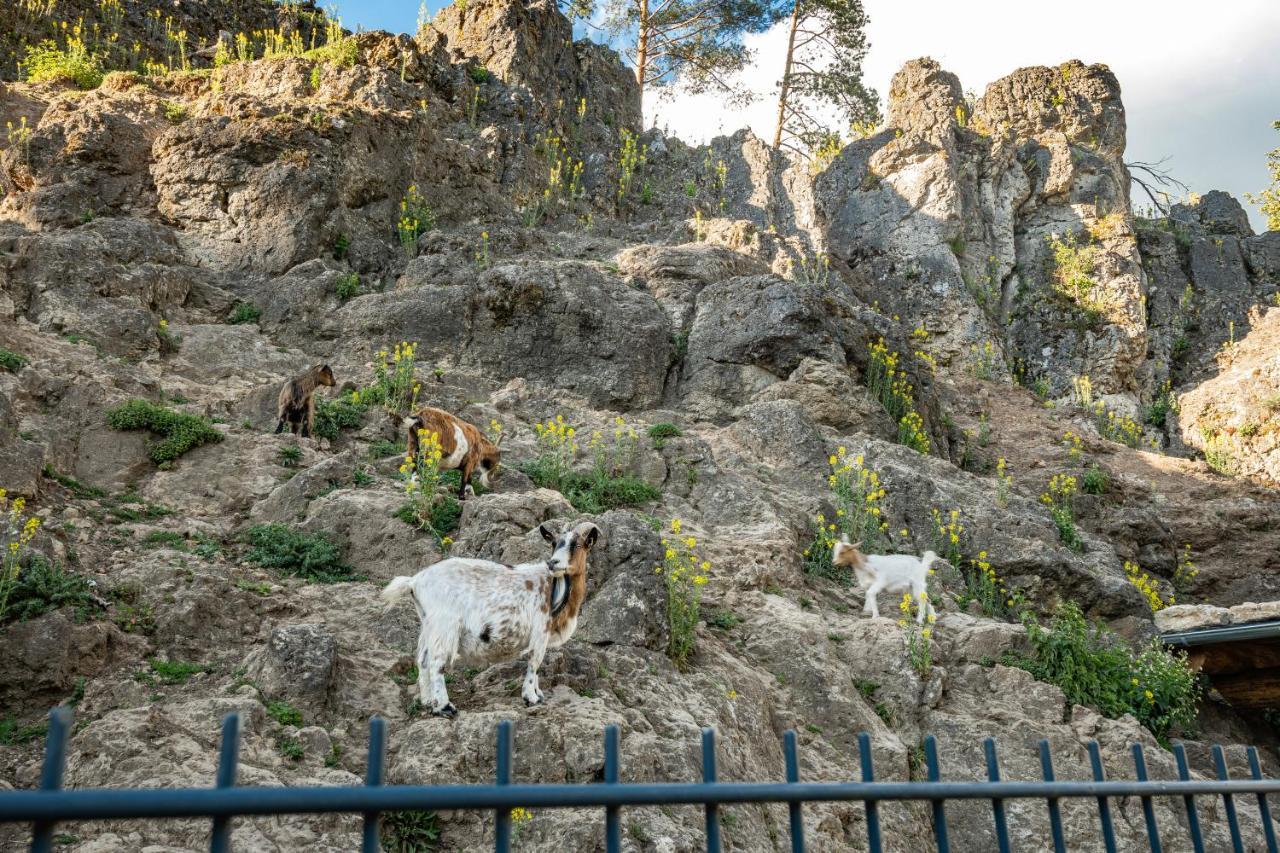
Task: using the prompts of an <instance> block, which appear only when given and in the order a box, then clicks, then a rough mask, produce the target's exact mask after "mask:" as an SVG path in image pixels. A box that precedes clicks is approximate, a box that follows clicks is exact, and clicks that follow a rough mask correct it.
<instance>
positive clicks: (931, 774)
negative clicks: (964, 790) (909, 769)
mask: <svg viewBox="0 0 1280 853" xmlns="http://www.w3.org/2000/svg"><path fill="white" fill-rule="evenodd" d="M924 763H925V768H926V772H927V774H928V779H929V781H930V782H941V781H942V767H941V765H940V764H939V763H938V739H937V738H935V737H934V736H933V735H929V736H928V737H926V738H925V739H924ZM933 840H934V841H935V842H937V845H938V853H951V840H950V839H949V838H948V837H947V804H946V801H945V800H934V801H933Z"/></svg>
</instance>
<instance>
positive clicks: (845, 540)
mask: <svg viewBox="0 0 1280 853" xmlns="http://www.w3.org/2000/svg"><path fill="white" fill-rule="evenodd" d="M840 542H841V544H843V545H848V544H849V534H847V533H845V534H843V535H842V536H841V537H840Z"/></svg>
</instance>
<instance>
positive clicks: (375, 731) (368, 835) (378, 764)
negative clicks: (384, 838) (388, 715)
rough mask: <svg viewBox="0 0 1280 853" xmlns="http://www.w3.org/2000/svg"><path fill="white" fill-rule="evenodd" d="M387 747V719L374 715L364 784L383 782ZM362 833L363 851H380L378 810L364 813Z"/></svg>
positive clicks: (361, 846)
mask: <svg viewBox="0 0 1280 853" xmlns="http://www.w3.org/2000/svg"><path fill="white" fill-rule="evenodd" d="M386 749H387V724H386V721H384V720H383V719H382V718H381V717H374V718H373V719H371V720H370V721H369V759H368V762H367V763H366V765H365V770H364V784H365V785H366V786H368V787H370V788H376V787H378V786H379V785H381V784H382V773H383V767H384V765H385V764H386ZM362 834H363V839H362V842H361V845H360V850H361V853H378V851H379V849H380V848H381V846H382V845H381V844H379V843H378V813H377V812H376V811H366V812H365V813H364V830H363V833H362Z"/></svg>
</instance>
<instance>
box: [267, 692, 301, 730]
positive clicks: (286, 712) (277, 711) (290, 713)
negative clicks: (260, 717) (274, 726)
mask: <svg viewBox="0 0 1280 853" xmlns="http://www.w3.org/2000/svg"><path fill="white" fill-rule="evenodd" d="M267 716H269V717H271V719H273V720H275V721H276V722H277V723H279V724H280V725H282V726H301V725H302V712H301V711H299V710H298V709H297V708H295V707H293V706H292V705H290V704H289V703H288V702H285V701H283V700H276V699H273V700H272V701H270V702H268V703H267Z"/></svg>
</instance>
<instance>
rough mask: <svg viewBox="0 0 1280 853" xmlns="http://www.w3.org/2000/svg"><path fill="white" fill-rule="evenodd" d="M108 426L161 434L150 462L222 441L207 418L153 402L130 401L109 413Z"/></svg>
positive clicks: (169, 459) (161, 462) (163, 461)
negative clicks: (176, 410)
mask: <svg viewBox="0 0 1280 853" xmlns="http://www.w3.org/2000/svg"><path fill="white" fill-rule="evenodd" d="M107 425H108V426H110V427H111V428H112V429H117V430H146V431H148V432H151V433H153V434H155V435H158V436H160V438H161V440H160V441H158V442H156V443H154V444H152V445H151V448H150V451H149V455H150V457H151V461H153V462H155V463H157V464H159V465H165V464H168V463H171V462H173V461H174V460H175V459H177V458H178V457H180V456H182V454H184V453H186V452H187V451H189V450H193V449H194V448H197V447H200V446H201V445H205V444H211V443H217V442H219V441H222V433H220V432H218V430H216V429H214V428H213V424H212V423H210V422H209V420H208V419H206V418H202V417H198V416H196V415H188V414H186V413H184V412H175V411H173V410H172V409H169V408H166V407H164V406H161V405H158V404H156V403H152V402H150V401H148V400H130V401H129V402H127V403H124V404H122V405H119V406H116V407H115V408H114V409H111V410H110V411H108V412H107Z"/></svg>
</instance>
